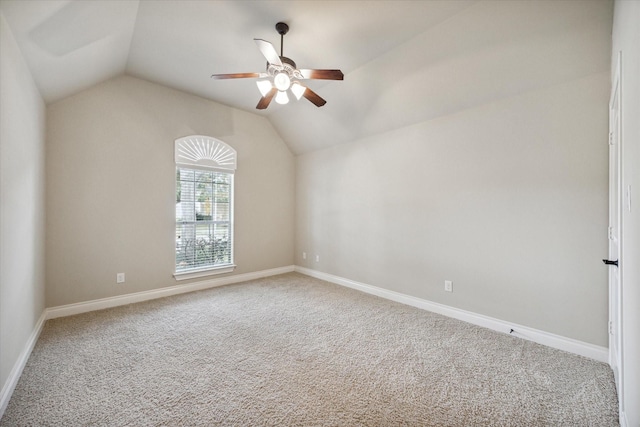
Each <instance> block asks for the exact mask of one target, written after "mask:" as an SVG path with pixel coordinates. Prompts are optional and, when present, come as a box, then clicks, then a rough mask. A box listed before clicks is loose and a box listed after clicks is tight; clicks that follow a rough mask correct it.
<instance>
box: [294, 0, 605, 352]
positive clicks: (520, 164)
mask: <svg viewBox="0 0 640 427" xmlns="http://www.w3.org/2000/svg"><path fill="white" fill-rule="evenodd" d="M507 3H508V4H507ZM612 12H613V3H611V2H608V1H595V2H571V1H568V2H506V3H505V2H477V3H474V4H473V5H472V6H470V7H468V8H466V9H465V10H464V11H462V12H460V13H459V14H456V15H455V16H453V17H452V18H451V19H449V20H447V21H446V22H443V23H441V24H439V25H438V26H435V27H433V28H431V29H430V30H429V31H427V32H425V33H424V34H421V35H418V36H416V37H415V38H413V39H411V40H407V41H406V42H405V43H404V44H402V45H399V46H397V47H395V48H394V49H393V50H391V51H390V52H389V53H387V54H385V55H384V57H381V58H378V59H376V60H374V61H371V62H370V63H367V64H365V65H364V66H363V67H361V68H359V69H357V70H355V71H354V72H352V73H349V74H348V75H347V76H346V77H345V85H347V84H348V82H349V80H350V79H351V78H358V79H359V78H363V79H365V80H366V81H367V82H368V85H367V87H368V91H367V93H366V94H354V96H353V102H354V103H358V105H359V108H357V109H355V111H357V112H358V113H359V115H357V116H356V117H347V116H345V117H347V118H348V119H349V120H350V121H349V126H348V131H346V132H344V133H342V136H341V138H342V140H340V141H336V142H345V144H339V145H335V146H334V147H330V148H325V149H322V150H319V151H315V152H311V153H305V154H302V155H300V156H299V157H298V158H297V163H296V165H297V166H296V175H297V178H296V184H297V189H296V206H297V208H296V215H297V216H296V263H297V264H299V265H303V266H306V267H309V268H313V269H317V270H320V271H323V272H327V273H330V274H334V275H338V276H341V277H345V278H348V279H352V280H356V281H360V282H364V283H368V284H371V285H374V286H379V287H382V288H386V289H389V290H393V291H397V292H401V293H405V294H408V295H412V296H416V297H419V298H424V299H427V300H431V301H435V302H438V303H442V304H446V305H449V306H452V307H457V308H460V309H464V310H468V311H471V312H475V313H479V314H483V315H487V316H491V317H494V318H498V319H501V320H505V321H507V322H514V323H517V324H522V325H525V326H529V327H532V328H536V329H539V330H543V331H548V332H551V333H555V334H558V335H561V336H565V337H569V338H574V339H577V340H580V341H584V342H588V343H592V344H597V345H601V346H607V344H608V335H607V269H606V268H604V267H603V265H602V262H601V261H600V260H601V259H602V258H603V257H605V256H606V254H607V240H606V235H607V234H606V229H607V191H608V190H607V170H608V161H607V153H608V151H607V132H608V131H607V125H608V124H607V114H608V112H607V105H608V97H609V69H610V54H611V48H610V46H611V25H612V24H611V21H612ZM433 44H436V45H437V46H442V48H441V49H437V50H436V51H437V52H438V55H437V57H436V58H433V57H431V56H429V55H430V54H429V52H432V49H433ZM423 46H424V49H422V47H423ZM332 88H333V86H331V87H329V86H327V87H326V88H323V89H326V90H327V91H329V93H328V94H327V96H330V90H332ZM333 90H337V89H333ZM345 120H346V119H345ZM390 123H391V124H392V125H391V126H390ZM284 135H285V136H286V133H284ZM330 142H331V141H329V142H328V143H330ZM301 145H302V143H301V142H300V141H298V142H297V143H296V144H294V150H295V147H296V146H297V147H300V146H301ZM302 252H307V253H308V254H310V256H309V257H307V259H306V260H305V259H303V258H302V256H301V254H302ZM316 254H318V255H320V262H315V255H316ZM445 280H452V281H453V288H454V292H453V293H446V292H444V289H443V288H444V281H445Z"/></svg>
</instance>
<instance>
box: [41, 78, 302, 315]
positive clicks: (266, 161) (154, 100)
mask: <svg viewBox="0 0 640 427" xmlns="http://www.w3.org/2000/svg"><path fill="white" fill-rule="evenodd" d="M47 113H48V116H47V144H48V148H47V212H48V217H47V293H46V294H47V299H46V301H47V306H48V307H51V306H57V305H62V304H69V303H74V302H81V301H88V300H93V299H97V298H104V297H110V296H114V295H120V294H126V293H131V292H138V291H144V290H151V289H157V288H161V287H165V286H171V285H175V284H176V281H175V280H174V278H173V277H172V274H173V271H174V266H175V264H174V263H175V261H174V256H175V254H174V244H175V243H174V239H175V237H174V236H175V231H174V230H175V228H174V227H175V226H174V224H175V194H174V188H175V184H174V180H175V164H174V160H173V147H174V140H175V139H176V138H178V137H182V136H187V135H208V136H212V137H215V138H218V139H220V140H222V141H224V142H226V143H227V144H229V145H231V146H232V147H233V148H234V149H236V150H237V152H238V169H237V171H236V175H235V263H236V265H237V266H238V267H237V268H236V270H235V272H234V273H233V274H239V273H247V272H253V271H259V270H263V269H269V268H275V267H281V266H286V265H291V264H292V263H293V231H294V227H293V218H294V158H293V155H292V154H291V153H290V151H289V149H288V148H287V147H286V145H285V144H284V143H283V142H282V140H281V139H280V137H279V136H278V135H277V134H276V133H275V131H274V130H273V128H272V127H271V125H270V124H269V122H268V121H267V120H266V119H264V118H261V117H259V116H256V115H254V114H250V113H245V112H241V111H239V110H235V109H232V108H229V107H225V106H223V105H220V104H217V103H214V102H211V101H208V100H205V99H203V98H199V97H196V96H193V95H188V94H186V93H184V92H180V91H176V90H172V89H168V88H166V87H163V86H160V85H157V84H153V83H149V82H147V81H144V80H140V79H137V78H134V77H128V76H124V77H120V78H116V79H114V80H110V81H107V82H105V83H102V84H100V85H98V86H95V87H93V88H91V89H88V90H86V91H84V92H81V93H79V94H77V95H75V96H72V97H70V98H67V99H65V100H62V101H59V102H57V103H55V104H52V105H50V106H48V108H47ZM118 272H124V273H125V274H126V282H125V284H124V285H116V283H115V279H116V273H118ZM199 280H203V279H199ZM181 283H183V282H181Z"/></svg>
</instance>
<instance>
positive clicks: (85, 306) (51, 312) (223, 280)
mask: <svg viewBox="0 0 640 427" xmlns="http://www.w3.org/2000/svg"><path fill="white" fill-rule="evenodd" d="M294 269H295V267H294V266H293V265H289V266H286V267H279V268H272V269H269V270H261V271H255V272H253V273H244V274H236V275H233V276H225V277H219V278H216V279H210V280H202V281H199V282H194V283H189V284H186V285H175V286H169V287H166V288H160V289H153V290H151V291H143V292H135V293H132V294H126V295H119V296H117V297H110V298H102V299H97V300H93V301H87V302H79V303H76V304H67V305H60V306H58V307H51V308H47V309H46V310H45V312H46V318H47V319H55V318H56V317H65V316H72V315H74V314H80V313H86V312H89V311H95V310H102V309H105V308H111V307H118V306H121V305H127V304H133V303H136V302H142V301H149V300H152V299H156V298H164V297H168V296H171V295H178V294H185V293H187V292H193V291H201V290H203V289H209V288H215V287H217V286H224V285H230V284H232V283H238V282H246V281H247V280H255V279H260V278H262V277H268V276H275V275H277V274H284V273H290V272H292V271H294Z"/></svg>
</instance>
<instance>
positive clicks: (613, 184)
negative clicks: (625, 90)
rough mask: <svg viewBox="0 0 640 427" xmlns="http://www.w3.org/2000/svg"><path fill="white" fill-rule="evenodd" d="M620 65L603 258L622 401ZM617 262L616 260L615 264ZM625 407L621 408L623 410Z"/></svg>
mask: <svg viewBox="0 0 640 427" xmlns="http://www.w3.org/2000/svg"><path fill="white" fill-rule="evenodd" d="M620 65H621V57H620V53H618V60H617V64H616V72H615V74H614V77H613V86H612V89H611V100H610V102H609V259H608V260H604V261H605V263H607V264H608V268H609V364H610V365H611V368H612V369H613V374H614V376H615V380H616V387H617V389H618V398H619V401H620V402H621V404H622V402H624V399H622V392H623V387H622V381H623V378H624V375H622V372H623V368H624V364H623V358H622V326H623V325H622V322H621V320H622V281H621V274H620V269H621V268H622V265H620V264H619V260H620V252H621V242H620V238H621V236H622V233H621V232H620V231H621V230H620V229H621V227H622V223H621V212H622V197H621V188H622V186H621V176H622V174H621V171H620V165H621V163H620V159H621V156H620V154H621V153H620V150H621V146H620V143H621V135H620V106H621V103H620V72H621V70H620ZM614 263H615V264H614ZM623 409H624V408H622V407H621V408H620V412H622V411H623Z"/></svg>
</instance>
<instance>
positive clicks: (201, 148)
mask: <svg viewBox="0 0 640 427" xmlns="http://www.w3.org/2000/svg"><path fill="white" fill-rule="evenodd" d="M237 156H238V154H237V152H236V150H234V149H233V148H232V147H231V146H229V145H228V144H225V143H224V142H222V141H220V140H219V139H215V138H212V137H210V136H205V135H190V136H185V137H182V138H178V139H176V141H175V152H174V159H175V162H176V165H183V166H189V167H192V168H198V169H202V168H205V169H214V170H218V171H223V172H227V173H233V172H234V171H235V170H236V166H237Z"/></svg>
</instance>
